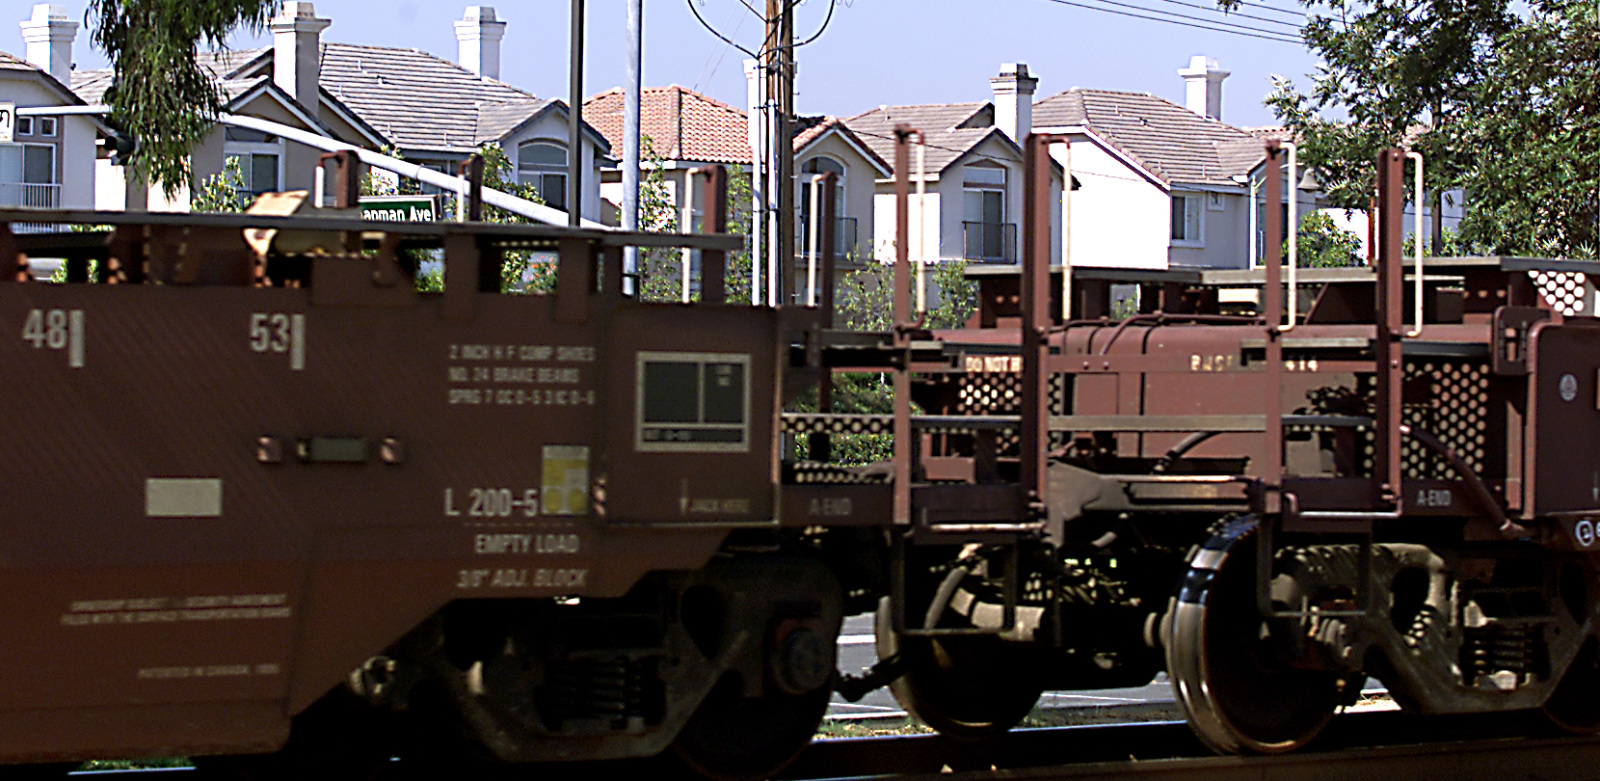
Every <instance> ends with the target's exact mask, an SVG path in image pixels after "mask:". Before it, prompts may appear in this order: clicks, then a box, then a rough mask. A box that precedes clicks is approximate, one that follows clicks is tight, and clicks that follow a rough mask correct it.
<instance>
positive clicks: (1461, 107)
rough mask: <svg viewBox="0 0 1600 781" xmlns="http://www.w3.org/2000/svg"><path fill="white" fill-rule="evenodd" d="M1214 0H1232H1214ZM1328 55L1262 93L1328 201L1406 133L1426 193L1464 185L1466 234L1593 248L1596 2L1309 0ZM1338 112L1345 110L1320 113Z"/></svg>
mask: <svg viewBox="0 0 1600 781" xmlns="http://www.w3.org/2000/svg"><path fill="white" fill-rule="evenodd" d="M1222 4H1223V5H1224V6H1232V5H1237V4H1238V0H1222ZM1304 4H1305V5H1306V6H1308V8H1310V9H1311V10H1312V11H1313V12H1316V13H1314V16H1313V19H1312V21H1311V22H1310V23H1309V24H1308V25H1307V26H1306V29H1305V33H1304V35H1305V39H1306V42H1307V44H1308V45H1309V46H1310V47H1311V49H1312V50H1313V51H1314V52H1315V53H1316V54H1318V55H1319V56H1320V57H1321V58H1322V59H1323V61H1324V64H1323V66H1322V67H1321V70H1320V72H1319V73H1318V75H1317V76H1316V77H1315V78H1314V80H1313V84H1312V88H1311V90H1310V91H1309V92H1308V93H1302V92H1299V91H1298V90H1297V89H1296V88H1295V86H1294V85H1293V84H1292V83H1291V82H1289V81H1287V80H1284V79H1281V78H1280V79H1276V80H1275V87H1274V90H1273V92H1272V94H1271V95H1270V96H1269V97H1268V99H1267V103H1268V105H1270V106H1272V107H1273V109H1274V110H1275V111H1276V112H1277V114H1278V117H1279V119H1280V120H1282V121H1283V123H1284V124H1285V125H1286V126H1287V127H1289V128H1290V129H1292V130H1294V131H1295V132H1296V135H1297V137H1298V138H1299V141H1300V150H1299V151H1300V155H1301V157H1302V159H1303V160H1304V161H1305V162H1306V163H1307V164H1309V165H1311V166H1314V167H1315V168H1316V169H1317V170H1318V174H1319V179H1320V180H1321V181H1322V183H1323V186H1324V189H1325V191H1326V192H1327V194H1328V195H1329V196H1330V200H1331V201H1332V203H1333V205H1335V206H1340V207H1344V208H1353V209H1365V208H1367V206H1368V202H1369V199H1370V198H1371V197H1372V193H1373V191H1374V188H1375V184H1376V178H1375V177H1376V174H1375V168H1374V164H1373V160H1374V158H1375V157H1376V155H1377V153H1378V151H1379V150H1380V149H1383V148H1385V147H1395V146H1404V147H1407V148H1410V149H1414V150H1416V151H1420V152H1422V153H1423V155H1424V156H1425V158H1426V159H1427V185H1428V188H1429V190H1431V191H1432V192H1435V193H1437V192H1442V191H1446V190H1451V189H1457V188H1461V189H1465V191H1466V192H1468V193H1469V194H1470V195H1469V202H1468V207H1469V208H1468V209H1467V214H1466V218H1465V219H1464V220H1463V222H1462V226H1461V230H1462V237H1463V239H1464V240H1465V241H1466V242H1467V243H1468V244H1470V245H1472V246H1475V247H1480V248H1483V249H1484V250H1486V251H1491V252H1496V253H1500V254H1534V253H1545V254H1556V255H1562V256H1570V255H1575V254H1584V253H1587V254H1592V253H1593V251H1594V245H1595V243H1596V232H1597V229H1600V226H1597V220H1600V217H1597V214H1600V192H1597V190H1600V162H1597V161H1596V158H1595V155H1596V152H1595V150H1596V149H1597V148H1600V86H1597V85H1600V80H1597V79H1596V78H1595V63H1596V62H1600V19H1597V18H1596V16H1597V13H1596V8H1595V5H1594V0H1581V1H1579V0H1533V1H1532V2H1531V3H1526V4H1524V3H1516V4H1513V3H1512V2H1511V0H1480V1H1477V2H1470V3H1462V2H1458V1H1457V0H1305V2H1304ZM1329 111H1336V112H1342V113H1343V114H1344V115H1345V116H1346V117H1347V120H1338V121H1336V120H1331V119H1328V118H1327V117H1326V116H1325V114H1324V112H1329Z"/></svg>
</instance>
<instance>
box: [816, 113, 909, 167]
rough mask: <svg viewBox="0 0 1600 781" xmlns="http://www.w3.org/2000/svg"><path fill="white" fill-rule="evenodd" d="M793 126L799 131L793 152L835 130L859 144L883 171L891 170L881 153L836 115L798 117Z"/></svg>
mask: <svg viewBox="0 0 1600 781" xmlns="http://www.w3.org/2000/svg"><path fill="white" fill-rule="evenodd" d="M795 127H796V128H797V129H798V131H799V132H797V133H795V136H794V151H795V152H799V151H800V150H802V149H805V148H806V147H807V146H809V145H810V144H811V142H813V141H816V140H817V139H819V138H822V137H823V136H824V135H826V134H827V133H828V131H830V130H836V131H837V132H839V133H841V134H843V135H844V136H845V138H847V139H848V140H849V141H851V142H853V143H854V144H855V145H856V146H859V147H860V148H861V151H863V152H865V153H866V156H867V159H868V160H869V161H871V162H872V163H873V164H874V165H877V166H878V167H879V168H881V169H883V170H884V171H889V170H892V168H891V167H890V165H889V162H888V161H887V160H884V159H883V157H882V156H881V155H879V154H878V153H877V152H875V151H873V149H872V147H871V146H869V145H868V144H867V143H866V141H865V140H864V139H862V138H861V136H858V135H856V133H855V131H853V130H851V129H850V126H849V125H846V124H845V123H844V120H842V119H840V118H838V117H835V116H823V117H798V118H797V122H796V123H795Z"/></svg>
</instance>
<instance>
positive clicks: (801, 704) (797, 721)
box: [672, 675, 833, 781]
mask: <svg viewBox="0 0 1600 781" xmlns="http://www.w3.org/2000/svg"><path fill="white" fill-rule="evenodd" d="M743 689H744V686H743V683H742V682H741V681H740V680H739V677H738V676H737V675H725V676H723V678H722V680H721V681H718V682H717V685H716V686H715V687H713V688H712V689H711V693H710V694H707V695H706V699H705V701H704V702H702V703H701V704H700V707H699V708H697V709H696V710H695V712H694V715H693V716H691V717H689V722H688V723H687V724H685V725H684V726H683V729H682V730H681V731H680V732H679V733H678V736H677V738H675V739H674V740H673V743H672V750H673V753H675V754H676V755H677V758H678V759H679V760H681V761H682V762H683V763H684V764H685V765H687V766H688V768H689V769H690V770H692V771H694V772H695V773H698V774H700V775H702V776H705V777H707V778H712V779H717V781H756V780H757V779H765V778H770V777H772V775H773V774H775V773H777V772H778V771H779V770H782V769H783V768H784V767H785V766H787V765H788V764H789V763H790V762H792V761H794V758H795V757H797V756H799V755H800V751H801V750H802V749H804V748H805V747H806V744H808V743H810V742H811V737H812V736H813V735H815V734H816V733H817V726H818V725H820V724H821V723H822V717H823V715H824V714H825V713H826V712H827V710H828V700H829V698H830V697H831V696H832V694H833V687H832V686H821V687H819V688H817V689H816V690H814V691H810V692H806V693H804V694H784V693H778V692H776V691H773V692H772V693H769V694H767V695H765V696H762V697H745V696H743V694H744V692H743Z"/></svg>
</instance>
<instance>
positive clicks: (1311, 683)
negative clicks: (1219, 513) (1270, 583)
mask: <svg viewBox="0 0 1600 781" xmlns="http://www.w3.org/2000/svg"><path fill="white" fill-rule="evenodd" d="M1255 548H1256V537H1255V522H1254V520H1253V519H1241V520H1239V521H1235V522H1233V523H1230V524H1228V525H1227V526H1226V527H1224V528H1223V529H1222V530H1221V531H1220V532H1218V533H1217V534H1215V535H1214V536H1212V538H1211V539H1210V540H1208V541H1207V542H1206V543H1205V544H1204V545H1203V546H1201V547H1200V548H1199V549H1197V550H1196V551H1195V552H1194V553H1193V554H1192V555H1191V556H1190V558H1189V571H1188V574H1187V576H1186V577H1185V578H1184V580H1183V585H1182V587H1181V589H1180V590H1179V593H1178V596H1177V597H1176V599H1175V600H1174V602H1175V604H1174V605H1173V607H1172V610H1171V612H1170V620H1171V624H1170V630H1169V637H1168V638H1167V643H1166V646H1167V648H1166V650H1167V671H1168V674H1169V675H1170V676H1171V678H1172V683H1173V688H1174V689H1175V692H1176V694H1177V700H1178V703H1179V704H1180V705H1181V706H1182V708H1183V712H1184V715H1185V716H1186V717H1187V718H1188V721H1189V726H1190V727H1191V728H1192V729H1193V730H1194V731H1195V734H1196V735H1198V736H1199V737H1200V739H1201V740H1202V741H1204V742H1205V743H1206V745H1208V746H1210V747H1211V748H1213V749H1215V750H1217V751H1219V752H1223V753H1230V754H1237V753H1257V754H1270V753H1280V752H1285V751H1292V750H1294V749H1296V748H1299V747H1301V746H1303V745H1305V744H1306V743H1307V742H1309V741H1310V740H1311V739H1312V738H1313V737H1315V736H1316V735H1317V733H1318V732H1320V731H1321V730H1322V728H1323V727H1324V726H1326V725H1327V723H1328V720H1329V719H1331V718H1332V717H1333V713H1334V710H1335V708H1336V707H1337V706H1338V704H1339V698H1340V689H1339V674H1338V673H1334V672H1326V671H1316V670H1304V669H1299V668H1296V667H1294V666H1293V665H1292V664H1290V660H1289V659H1288V654H1287V653H1286V650H1285V649H1284V647H1283V646H1282V645H1281V643H1280V642H1278V641H1275V640H1274V638H1273V636H1272V633H1271V632H1270V631H1269V628H1268V625H1267V622H1266V620H1265V619H1263V618H1262V617H1261V614H1260V613H1259V611H1257V610H1256V600H1255V593H1256V583H1255V566H1256V549H1255Z"/></svg>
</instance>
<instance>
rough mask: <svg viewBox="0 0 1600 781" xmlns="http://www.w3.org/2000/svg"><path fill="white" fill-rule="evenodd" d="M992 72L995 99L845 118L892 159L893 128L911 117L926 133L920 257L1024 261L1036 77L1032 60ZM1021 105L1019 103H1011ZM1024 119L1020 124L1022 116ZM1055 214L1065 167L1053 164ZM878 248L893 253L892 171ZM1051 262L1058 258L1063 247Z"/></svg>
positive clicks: (880, 203) (916, 250)
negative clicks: (1028, 141)
mask: <svg viewBox="0 0 1600 781" xmlns="http://www.w3.org/2000/svg"><path fill="white" fill-rule="evenodd" d="M1008 68H1009V70H1008V71H1007V72H1004V73H1002V74H1001V76H1000V77H998V78H996V79H994V80H993V81H994V87H995V90H996V94H997V100H996V101H995V102H992V103H944V104H932V105H916V106H880V107H879V108H876V109H873V110H871V111H867V112H865V113H863V114H858V115H856V116H854V117H850V118H849V119H846V120H844V125H845V126H846V127H848V128H849V129H850V130H851V131H852V132H853V133H854V134H855V135H856V136H857V137H858V138H860V139H861V140H862V141H863V142H864V143H865V144H866V145H867V147H868V148H869V149H871V150H872V152H873V153H874V154H876V155H877V156H878V157H880V158H882V159H884V160H893V159H894V146H895V142H894V128H895V127H896V126H897V125H901V124H906V125H910V126H911V127H912V128H914V129H916V130H919V131H921V132H922V134H923V143H924V145H925V152H924V153H923V155H924V162H923V165H924V166H925V170H926V174H925V178H924V187H925V188H926V194H925V195H923V196H921V197H920V198H919V197H918V196H917V195H916V194H915V192H914V189H915V187H916V180H917V170H916V169H917V163H916V159H917V158H916V156H915V152H913V157H912V164H911V165H912V180H913V185H912V186H913V194H912V196H911V215H910V224H911V234H912V238H911V242H912V244H911V247H910V248H909V253H910V256H911V258H912V260H916V261H925V262H933V261H949V260H965V261H967V262H968V263H982V264H995V263H1002V264H1013V263H1017V262H1019V259H1020V257H1021V256H1020V254H1019V253H1020V251H1021V245H1020V243H1019V234H1020V230H1021V228H1020V226H1021V222H1022V204H1023V167H1022V148H1021V147H1020V146H1019V145H1018V143H1017V141H1016V140H1015V139H1017V138H1023V137H1026V135H1027V132H1028V129H1027V124H1026V123H1027V119H1028V116H1029V114H1028V112H1027V111H1026V110H1025V109H1024V108H1021V107H1029V106H1031V100H1030V99H1029V98H1027V95H1029V94H1031V92H1032V81H1033V80H1032V78H1031V77H1030V76H1029V75H1028V72H1027V65H1026V64H1018V65H1016V66H1008ZM1013 107H1016V108H1013ZM1019 122H1021V123H1022V124H1020V125H1019V124H1018V123H1019ZM1054 171H1055V176H1053V177H1052V180H1051V185H1050V186H1051V192H1050V198H1051V202H1052V203H1055V204H1057V207H1056V208H1055V209H1054V210H1053V211H1054V214H1053V215H1052V222H1053V223H1054V224H1059V219H1060V208H1059V203H1060V196H1061V186H1062V182H1063V177H1062V171H1061V169H1060V168H1059V167H1057V168H1055V169H1054ZM874 190H875V192H874V203H875V211H876V217H877V218H876V220H875V221H874V223H875V227H876V234H875V237H874V244H875V250H874V252H875V255H876V256H877V257H878V258H880V259H884V258H892V257H893V256H894V241H895V235H894V231H895V220H894V214H895V199H894V180H893V178H892V176H885V177H880V178H879V179H878V180H876V181H875V182H874ZM1052 262H1060V254H1059V248H1058V249H1057V250H1056V252H1055V253H1053V255H1052Z"/></svg>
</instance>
